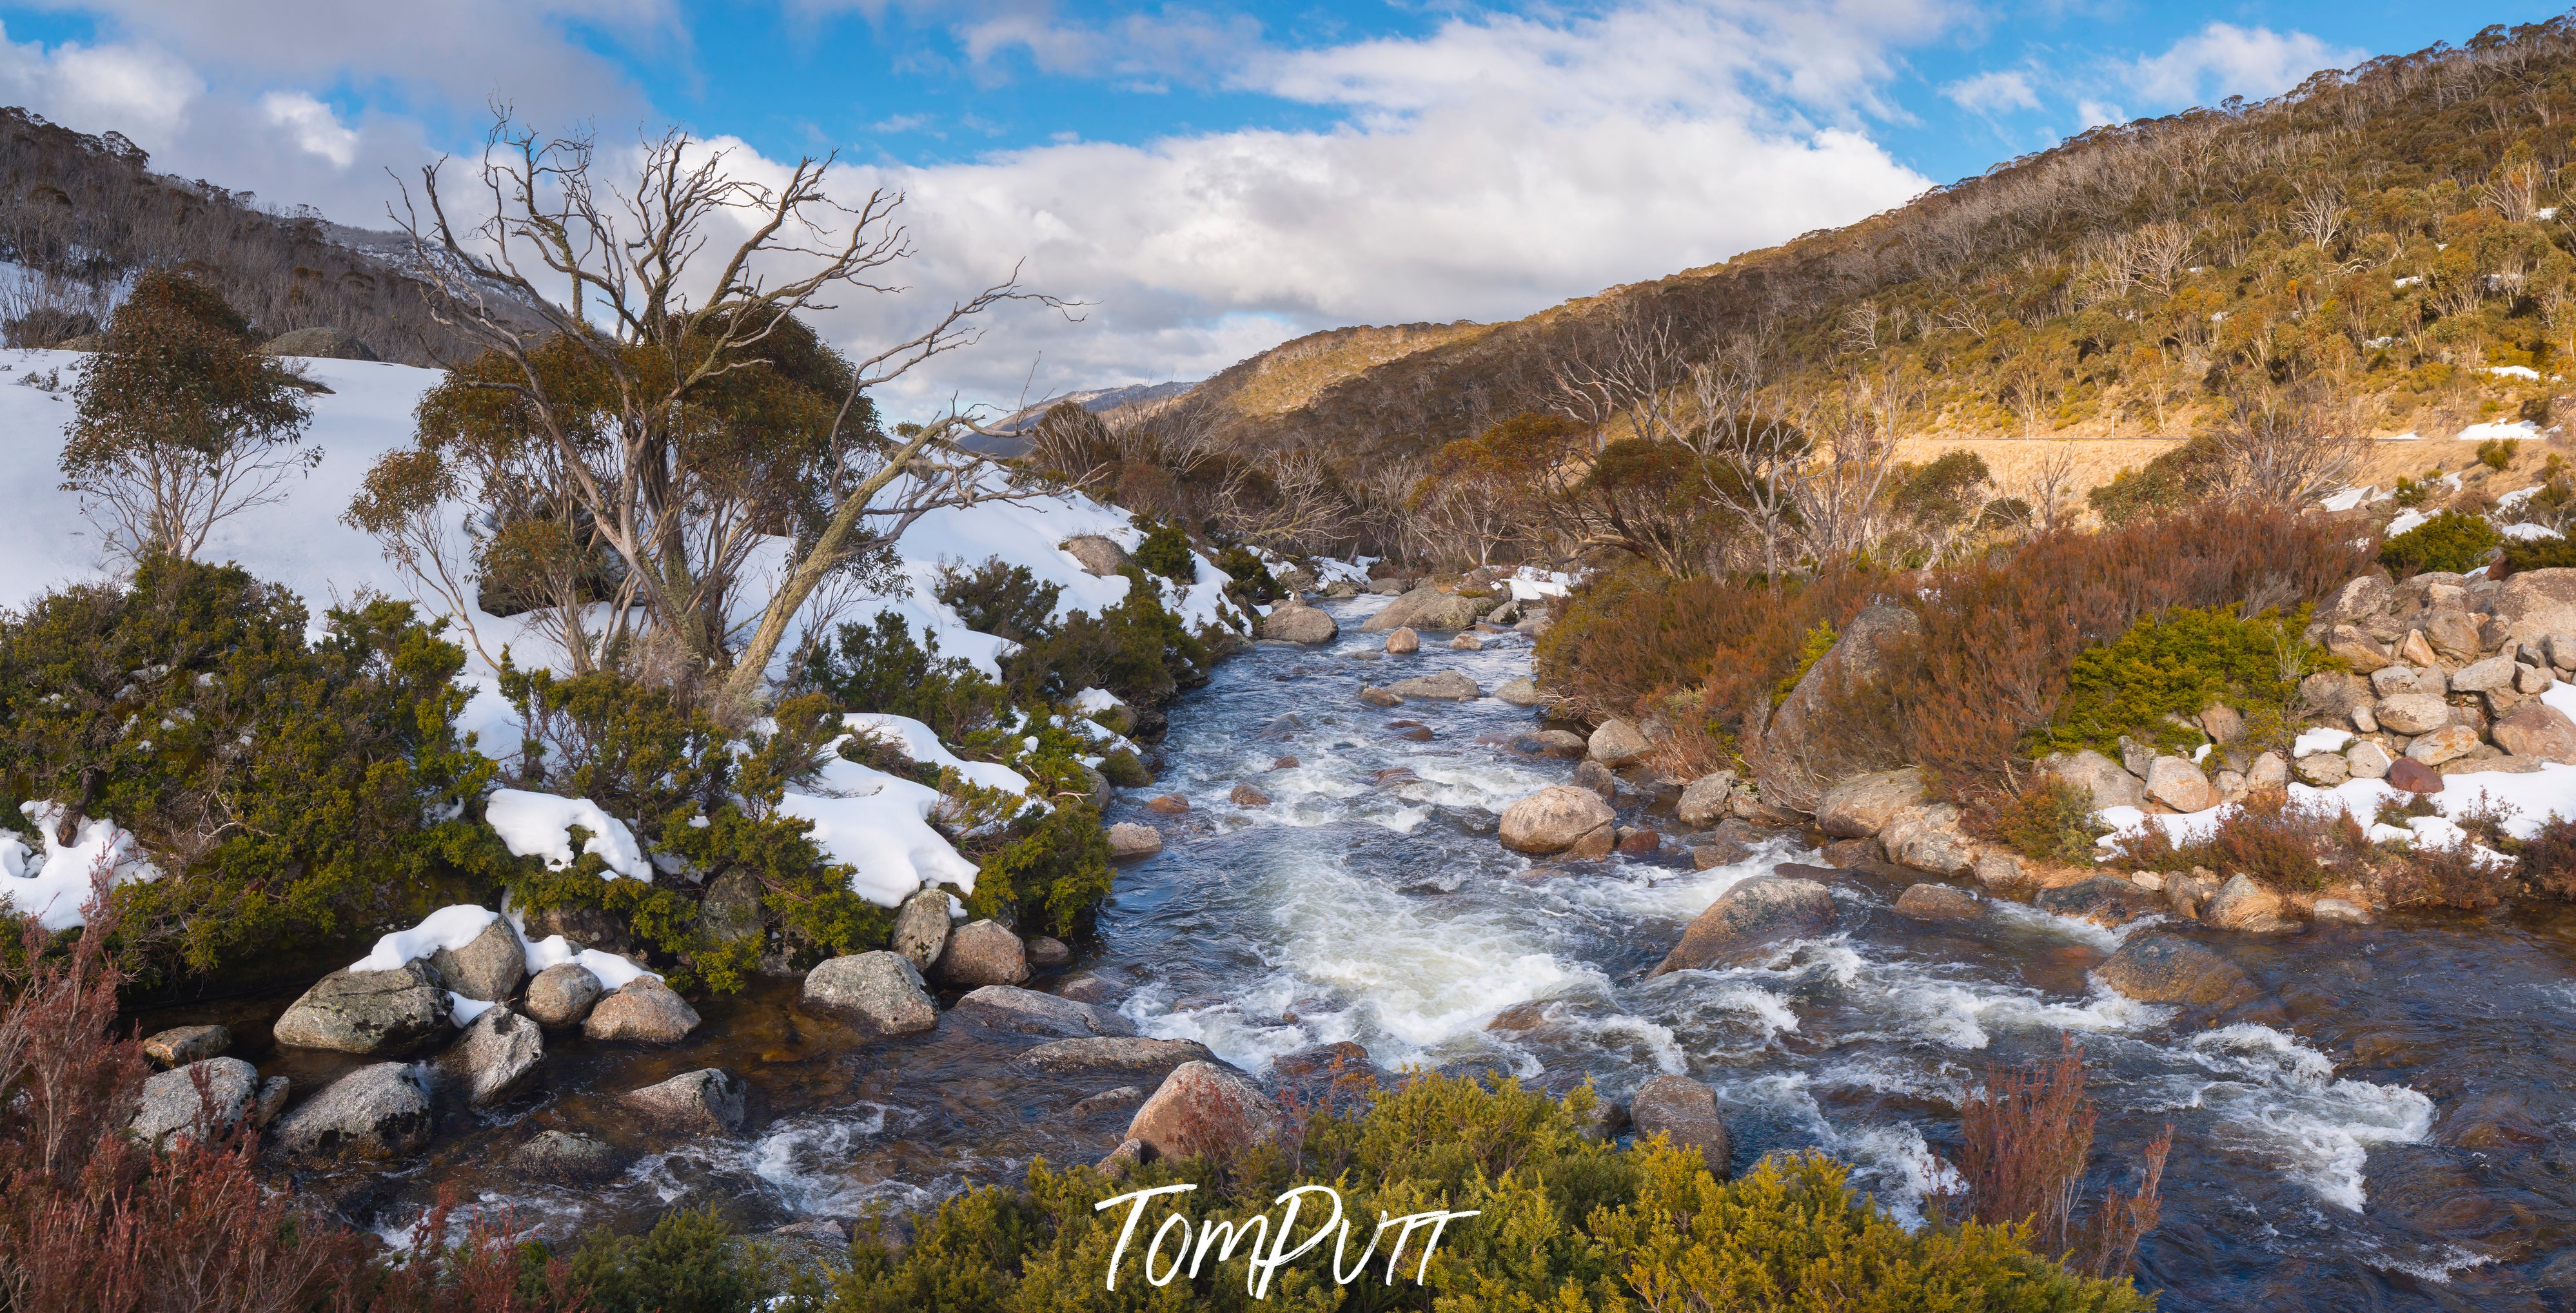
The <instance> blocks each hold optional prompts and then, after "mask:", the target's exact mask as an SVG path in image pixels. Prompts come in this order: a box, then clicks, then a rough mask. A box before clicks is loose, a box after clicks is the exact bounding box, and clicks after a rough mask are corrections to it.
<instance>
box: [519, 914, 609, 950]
mask: <svg viewBox="0 0 2576 1313" xmlns="http://www.w3.org/2000/svg"><path fill="white" fill-rule="evenodd" d="M525 920H526V922H527V924H526V926H525V927H524V929H525V930H526V933H527V936H528V942H529V943H532V944H533V943H536V942H537V941H539V940H542V939H545V938H547V937H549V936H552V935H562V936H563V937H564V938H565V939H568V940H570V941H572V944H573V946H574V947H576V948H596V949H598V950H599V951H601V952H603V953H623V952H625V951H626V949H627V937H626V926H625V924H624V923H623V922H621V921H619V920H618V919H617V918H616V917H613V916H610V915H609V914H608V913H607V912H605V911H603V910H601V909H599V908H596V907H581V906H577V905H574V904H569V903H567V904H564V905H562V906H558V907H541V908H538V909H537V910H535V911H532V912H530V913H528V914H527V916H526V918H525Z"/></svg>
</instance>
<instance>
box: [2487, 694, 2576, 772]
mask: <svg viewBox="0 0 2576 1313" xmlns="http://www.w3.org/2000/svg"><path fill="white" fill-rule="evenodd" d="M2487 733H2488V734H2489V735H2490V736H2492V737H2493V738H2494V739H2495V744H2496V746H2497V747H2499V748H2502V749H2504V750H2505V751H2506V752H2508V753H2511V754H2512V755H2514V756H2517V757H2530V758H2533V759H2535V760H2539V761H2559V762H2576V720H2571V719H2569V718H2568V716H2567V713H2565V712H2563V711H2560V710H2559V709H2558V708H2556V707H2553V706H2551V705H2549V704H2548V703H2546V702H2526V703H2523V704H2522V705H2521V706H2518V707H2515V708H2514V709H2513V710H2511V711H2508V712H2506V713H2505V714H2503V715H2501V716H2498V717H2496V722H2495V724H2494V725H2492V726H2489V727H2488V729H2487Z"/></svg>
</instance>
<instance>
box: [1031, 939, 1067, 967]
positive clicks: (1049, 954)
mask: <svg viewBox="0 0 2576 1313" xmlns="http://www.w3.org/2000/svg"><path fill="white" fill-rule="evenodd" d="M1028 950H1029V966H1030V967H1031V968H1033V969H1035V970H1039V971H1053V970H1055V969H1056V968H1057V967H1060V966H1063V965H1065V964H1066V963H1068V962H1071V961H1072V960H1073V950H1072V949H1071V948H1068V947H1066V946H1065V942H1064V941H1063V940H1061V939H1053V938H1049V937H1048V936H1046V935H1039V936H1038V937H1037V938H1035V939H1032V940H1030V941H1029V942H1028Z"/></svg>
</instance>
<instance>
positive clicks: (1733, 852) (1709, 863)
mask: <svg viewBox="0 0 2576 1313" xmlns="http://www.w3.org/2000/svg"><path fill="white" fill-rule="evenodd" d="M1701 837H1702V838H1703V839H1705V840H1706V842H1702V843H1694V844H1692V845H1691V846H1690V855H1691V869H1692V870H1695V871H1706V870H1710V869H1712V868H1715V867H1720V866H1734V865H1737V864H1739V863H1743V862H1749V861H1751V860H1753V849H1752V848H1751V847H1749V846H1747V845H1746V844H1745V843H1744V841H1743V840H1741V839H1730V838H1726V837H1723V836H1707V835H1704V836H1701Z"/></svg>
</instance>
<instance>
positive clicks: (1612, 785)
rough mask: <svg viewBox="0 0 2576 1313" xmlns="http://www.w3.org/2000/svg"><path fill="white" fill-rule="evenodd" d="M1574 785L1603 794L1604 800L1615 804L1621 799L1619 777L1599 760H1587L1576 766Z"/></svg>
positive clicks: (1602, 798)
mask: <svg viewBox="0 0 2576 1313" xmlns="http://www.w3.org/2000/svg"><path fill="white" fill-rule="evenodd" d="M1574 787H1576V788H1578V789H1589V790H1591V791H1592V792H1594V793H1596V794H1599V795H1601V800H1602V801H1604V802H1608V803H1612V804H1614V805H1615V804H1616V803H1617V802H1618V801H1619V777H1618V776H1616V775H1613V774H1611V773H1610V768H1609V767H1607V766H1604V765H1602V764H1601V763H1600V762H1597V761H1586V762H1584V763H1583V764H1581V765H1579V766H1576V767H1575V768H1574Z"/></svg>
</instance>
